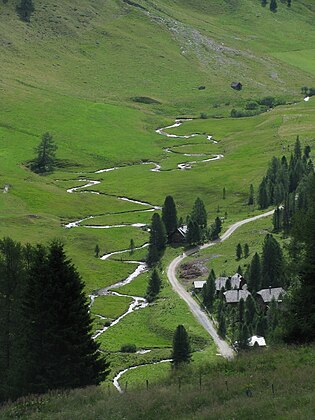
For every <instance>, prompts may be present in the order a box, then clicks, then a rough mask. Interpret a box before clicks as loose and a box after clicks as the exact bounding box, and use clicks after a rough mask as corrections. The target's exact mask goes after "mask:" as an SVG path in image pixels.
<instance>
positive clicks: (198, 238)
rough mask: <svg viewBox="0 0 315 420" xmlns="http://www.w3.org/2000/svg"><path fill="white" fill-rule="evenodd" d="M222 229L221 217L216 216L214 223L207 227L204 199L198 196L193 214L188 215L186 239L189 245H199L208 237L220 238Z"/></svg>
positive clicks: (211, 238) (212, 238)
mask: <svg viewBox="0 0 315 420" xmlns="http://www.w3.org/2000/svg"><path fill="white" fill-rule="evenodd" d="M221 229H222V221H221V219H220V217H216V218H215V220H214V223H213V224H212V225H211V226H209V227H207V212H206V208H205V205H204V203H203V201H202V200H201V199H200V198H199V197H197V198H196V200H195V202H194V205H193V208H192V211H191V214H190V215H189V216H188V217H187V236H186V241H187V243H188V244H189V245H197V244H200V243H202V242H204V241H205V240H207V239H210V240H215V239H218V237H219V234H220V232H221Z"/></svg>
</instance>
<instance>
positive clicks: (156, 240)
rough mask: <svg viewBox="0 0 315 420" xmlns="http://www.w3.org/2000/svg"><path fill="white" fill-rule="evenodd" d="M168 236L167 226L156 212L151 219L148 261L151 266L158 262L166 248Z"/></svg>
mask: <svg viewBox="0 0 315 420" xmlns="http://www.w3.org/2000/svg"><path fill="white" fill-rule="evenodd" d="M166 242H167V236H166V231H165V226H164V223H163V221H162V220H161V217H160V215H159V214H158V213H154V214H153V216H152V220H151V230H150V241H149V251H148V256H147V263H148V265H149V266H152V265H154V264H156V263H157V262H158V261H159V260H160V258H161V256H162V254H163V251H164V249H165V246H166Z"/></svg>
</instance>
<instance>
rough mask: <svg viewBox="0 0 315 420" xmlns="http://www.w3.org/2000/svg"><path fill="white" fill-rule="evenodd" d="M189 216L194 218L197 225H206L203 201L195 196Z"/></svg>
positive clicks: (201, 226) (202, 226) (203, 226)
mask: <svg viewBox="0 0 315 420" xmlns="http://www.w3.org/2000/svg"><path fill="white" fill-rule="evenodd" d="M191 218H192V219H193V220H195V222H196V223H197V224H198V226H199V227H200V228H201V229H203V228H205V227H207V212H206V208H205V205H204V203H203V201H202V200H201V199H200V198H199V197H197V198H196V201H195V203H194V206H193V209H192V212H191Z"/></svg>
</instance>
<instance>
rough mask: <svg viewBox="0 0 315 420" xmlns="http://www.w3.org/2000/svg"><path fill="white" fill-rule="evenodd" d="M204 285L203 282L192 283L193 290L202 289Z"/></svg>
mask: <svg viewBox="0 0 315 420" xmlns="http://www.w3.org/2000/svg"><path fill="white" fill-rule="evenodd" d="M204 284H206V281H205V280H195V281H194V288H195V289H202V288H203V285H204Z"/></svg>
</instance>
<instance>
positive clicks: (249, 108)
mask: <svg viewBox="0 0 315 420" xmlns="http://www.w3.org/2000/svg"><path fill="white" fill-rule="evenodd" d="M284 104H285V101H284V100H282V99H280V98H275V97H274V96H266V97H264V98H262V99H257V100H254V99H251V100H249V101H248V102H246V104H245V109H241V110H239V109H235V108H233V109H232V110H231V117H232V118H241V117H252V116H254V115H259V114H262V113H263V112H266V111H268V109H270V108H274V107H276V106H279V105H284Z"/></svg>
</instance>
